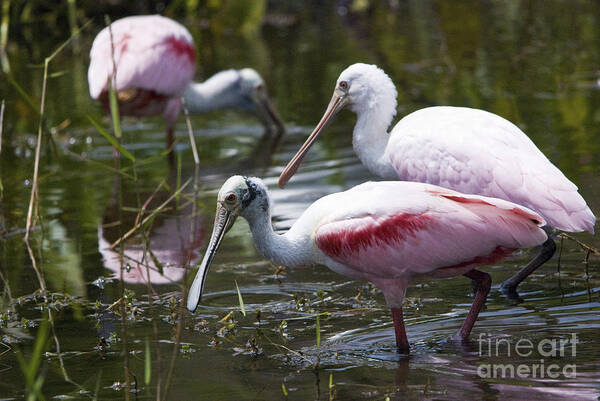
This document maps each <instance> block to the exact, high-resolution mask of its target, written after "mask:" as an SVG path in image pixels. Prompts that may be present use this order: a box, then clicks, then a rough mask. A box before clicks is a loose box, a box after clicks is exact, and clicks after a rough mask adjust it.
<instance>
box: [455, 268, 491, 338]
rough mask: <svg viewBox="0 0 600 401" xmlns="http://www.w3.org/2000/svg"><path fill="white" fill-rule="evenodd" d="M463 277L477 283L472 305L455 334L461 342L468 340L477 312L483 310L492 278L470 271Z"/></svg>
mask: <svg viewBox="0 0 600 401" xmlns="http://www.w3.org/2000/svg"><path fill="white" fill-rule="evenodd" d="M464 276H466V277H468V278H470V279H471V280H473V281H475V282H477V292H476V293H475V299H474V300H473V304H472V305H471V309H470V310H469V314H468V315H467V317H466V319H465V322H464V323H463V325H462V327H461V328H460V330H459V331H458V333H457V334H456V336H457V337H458V339H460V340H463V341H464V340H466V339H467V338H469V334H471V329H472V328H473V325H474V324H475V321H476V320H477V316H478V315H479V312H481V310H482V309H483V305H484V304H485V300H486V298H487V295H488V293H489V292H490V288H491V287H492V278H491V277H490V275H489V274H487V273H485V272H480V271H479V270H471V271H470V272H467V273H465V274H464Z"/></svg>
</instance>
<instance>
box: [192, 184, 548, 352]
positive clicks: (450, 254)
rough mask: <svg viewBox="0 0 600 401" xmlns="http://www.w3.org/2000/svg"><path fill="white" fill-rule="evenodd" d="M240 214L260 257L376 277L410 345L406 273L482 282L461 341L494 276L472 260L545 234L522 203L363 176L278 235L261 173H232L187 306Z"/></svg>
mask: <svg viewBox="0 0 600 401" xmlns="http://www.w3.org/2000/svg"><path fill="white" fill-rule="evenodd" d="M238 216H242V217H243V218H245V219H246V220H247V221H248V224H249V225H250V230H251V231H252V237H253V239H254V244H255V246H256V247H257V248H258V251H259V252H260V253H261V254H262V255H263V256H264V257H265V258H267V259H269V260H271V261H273V262H275V263H277V264H282V265H285V266H290V267H293V266H299V265H308V264H323V265H326V266H327V267H329V268H330V269H331V270H333V271H335V272H337V273H340V274H343V275H345V276H349V277H351V278H354V279H361V280H368V281H371V282H372V283H373V284H375V285H376V286H378V287H379V288H380V289H381V290H382V292H383V295H384V296H385V300H386V302H387V304H388V305H389V307H390V308H391V311H392V317H393V321H394V328H395V333H396V345H397V346H398V350H399V351H401V352H408V350H409V345H408V340H407V337H406V330H405V328H404V321H403V317H402V302H403V300H404V297H405V291H406V288H407V286H408V284H409V283H410V282H411V280H413V279H415V278H417V277H438V278H443V277H453V276H457V275H464V276H467V277H469V278H471V279H472V280H475V281H476V282H477V283H478V285H477V293H476V296H475V300H474V301H473V305H472V306H471V309H470V311H469V313H468V315H467V317H466V319H465V322H464V324H463V326H462V327H461V329H460V330H459V332H458V333H457V338H458V339H461V340H464V339H467V338H468V336H469V333H470V332H471V329H472V327H473V324H474V323H475V320H476V319H477V315H478V314H479V311H480V310H481V308H482V307H483V305H484V303H485V300H486V297H487V294H488V292H489V289H490V285H491V278H490V276H489V275H488V274H487V273H484V272H482V271H479V270H476V267H477V266H478V265H481V264H489V263H493V262H496V261H498V260H500V259H502V258H504V257H506V256H508V255H510V254H511V253H512V252H513V251H514V250H516V249H519V248H528V247H532V246H535V245H539V244H541V243H543V242H544V241H546V239H547V234H546V232H545V231H544V230H542V229H541V228H540V227H541V226H542V225H543V224H545V221H544V220H543V219H542V217H540V216H539V215H538V214H536V213H534V212H533V211H531V210H529V209H527V208H525V207H523V206H519V205H516V204H514V203H511V202H507V201H505V200H501V199H494V198H487V197H484V196H479V195H465V194H462V193H459V192H456V191H452V190H449V189H445V188H442V187H438V186H435V185H431V184H424V183H418V182H403V181H388V182H385V181H384V182H367V183H364V184H361V185H358V186H356V187H353V188H351V189H349V190H347V191H344V192H338V193H334V194H331V195H327V196H324V197H322V198H320V199H318V200H317V201H316V202H314V203H313V204H312V205H310V206H309V207H308V208H307V209H306V210H305V211H304V213H303V214H302V215H301V216H300V218H298V220H297V221H296V222H295V223H294V225H293V226H292V227H291V228H290V229H289V230H288V231H287V232H286V233H285V234H282V235H280V234H277V233H275V232H274V231H273V228H272V226H271V200H270V197H269V194H268V192H267V188H266V186H265V185H264V184H263V182H262V181H261V180H260V179H258V178H248V177H241V176H233V177H231V178H229V179H228V180H227V181H226V182H225V183H224V184H223V186H222V187H221V189H220V191H219V193H218V196H217V211H216V217H215V223H214V228H213V232H212V236H211V239H210V241H209V245H208V249H207V250H206V253H205V254H204V258H203V260H202V263H201V264H200V267H199V269H198V272H197V273H196V277H195V279H194V282H193V284H192V286H191V288H190V292H189V295H188V299H187V308H188V309H189V310H190V311H192V312H193V311H195V310H196V308H197V306H198V303H199V302H200V298H201V296H202V289H203V287H204V281H205V279H206V274H207V272H208V269H209V266H210V264H211V262H212V260H213V258H214V257H215V254H216V252H217V250H218V248H219V244H220V243H221V241H222V240H223V237H224V236H225V234H226V233H227V231H228V230H229V229H230V228H231V226H232V225H233V223H234V221H235V219H236V218H237V217H238Z"/></svg>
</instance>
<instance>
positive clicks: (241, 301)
mask: <svg viewBox="0 0 600 401" xmlns="http://www.w3.org/2000/svg"><path fill="white" fill-rule="evenodd" d="M235 289H236V290H237V294H238V301H240V310H241V311H242V315H244V316H246V308H245V307H244V300H243V299H242V293H241V292H240V287H238V283H237V281H236V282H235Z"/></svg>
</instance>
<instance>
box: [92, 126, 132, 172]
mask: <svg viewBox="0 0 600 401" xmlns="http://www.w3.org/2000/svg"><path fill="white" fill-rule="evenodd" d="M87 118H88V120H90V122H91V123H92V125H93V126H94V127H95V128H96V129H97V130H98V132H100V133H101V134H102V136H103V137H104V138H106V140H107V141H108V142H110V144H111V145H112V146H114V147H115V148H116V149H117V150H118V151H119V153H121V154H122V155H123V156H125V157H126V158H128V159H129V160H131V161H132V162H135V157H133V155H132V154H131V153H129V151H128V150H127V149H125V148H124V147H123V145H121V144H120V143H119V141H117V139H116V138H115V137H114V136H112V135H111V134H109V133H108V132H106V130H105V129H104V128H102V127H101V126H100V124H98V123H97V122H96V121H94V119H93V118H92V117H90V116H87Z"/></svg>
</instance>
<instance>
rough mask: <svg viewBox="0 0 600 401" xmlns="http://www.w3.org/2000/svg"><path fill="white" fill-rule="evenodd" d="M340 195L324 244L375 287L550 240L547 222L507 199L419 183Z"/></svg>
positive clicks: (319, 232) (322, 232)
mask: <svg viewBox="0 0 600 401" xmlns="http://www.w3.org/2000/svg"><path fill="white" fill-rule="evenodd" d="M366 194H368V196H365V195H366ZM340 195H344V196H345V197H347V198H348V199H345V200H343V199H337V200H336V201H335V203H336V205H338V210H336V211H335V212H333V213H331V214H328V215H327V216H325V217H324V218H323V219H322V220H321V223H320V224H319V225H318V228H317V229H316V231H315V242H316V245H317V247H318V248H319V249H320V250H321V251H322V252H323V253H324V254H325V255H326V256H327V257H329V258H331V259H332V260H334V261H335V262H337V263H340V264H342V265H344V266H346V267H347V268H350V269H352V270H353V273H354V276H357V277H362V278H365V279H367V280H371V281H377V280H381V279H400V278H410V277H411V276H413V275H419V274H431V275H435V274H436V273H435V272H436V270H439V269H442V268H445V267H457V266H468V265H474V264H482V263H490V262H493V261H495V260H498V259H501V258H503V257H505V256H507V255H508V254H510V253H511V252H512V251H513V250H515V249H518V248H528V247H532V246H535V245H539V244H541V243H542V242H544V241H545V240H546V239H547V236H546V233H545V232H544V231H543V230H541V229H540V228H539V226H541V225H543V224H545V222H544V220H543V219H542V218H541V217H540V216H539V215H537V214H536V213H534V212H532V211H531V210H529V209H527V208H525V207H522V206H518V205H516V204H513V203H510V202H507V201H503V200H500V199H492V198H486V197H483V196H477V195H463V194H460V193H457V192H454V191H451V190H447V189H445V188H441V187H436V186H434V185H429V184H422V183H412V182H390V183H382V182H379V183H367V184H363V185H360V186H358V187H355V188H354V189H352V190H350V191H346V192H344V193H341V194H340ZM363 199H365V200H363ZM367 199H368V200H367ZM363 202H368V205H369V206H368V207H365V205H364V203H363ZM340 205H349V206H346V207H340ZM339 209H342V210H339ZM365 210H367V211H366V212H365ZM355 211H356V212H357V213H355Z"/></svg>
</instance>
